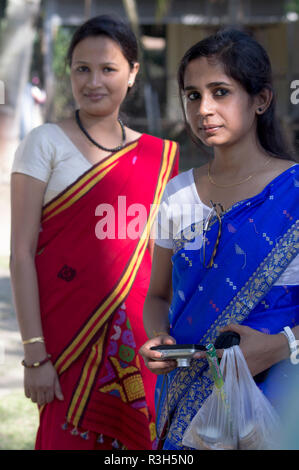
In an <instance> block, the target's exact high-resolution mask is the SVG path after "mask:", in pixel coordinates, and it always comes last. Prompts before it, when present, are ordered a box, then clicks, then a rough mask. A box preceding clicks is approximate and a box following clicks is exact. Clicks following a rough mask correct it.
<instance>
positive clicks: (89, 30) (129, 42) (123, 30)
mask: <svg viewBox="0 0 299 470" xmlns="http://www.w3.org/2000/svg"><path fill="white" fill-rule="evenodd" d="M95 36H107V37H109V38H110V39H112V40H113V41H115V42H116V43H117V44H118V45H119V47H120V48H121V50H122V53H123V55H124V57H125V58H126V59H127V61H128V63H129V66H130V68H131V69H132V68H133V66H134V63H136V62H138V44H137V40H136V36H135V34H134V33H133V31H132V30H131V28H130V27H129V26H128V25H127V24H126V23H124V22H123V21H122V20H120V19H118V18H117V17H114V16H111V15H100V16H95V17H94V18H91V19H89V20H88V21H86V22H85V23H83V24H82V25H81V26H80V27H79V28H78V29H77V30H76V31H75V33H74V35H73V37H72V40H71V42H70V45H69V48H68V52H67V56H66V60H67V63H68V65H69V66H71V64H72V57H73V52H74V49H75V47H76V46H77V44H78V43H79V42H80V41H82V40H83V39H86V38H88V37H95Z"/></svg>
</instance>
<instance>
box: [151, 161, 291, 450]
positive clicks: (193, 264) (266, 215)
mask: <svg viewBox="0 0 299 470" xmlns="http://www.w3.org/2000/svg"><path fill="white" fill-rule="evenodd" d="M298 216H299V165H294V166H292V167H291V168H289V169H288V170H286V171H285V172H283V173H282V174H280V175H279V176H278V177H277V178H275V179H274V180H273V181H272V182H270V183H269V184H268V185H267V186H266V187H265V188H264V189H263V191H262V192H260V193H259V194H257V195H256V196H254V197H252V198H250V199H247V200H244V201H241V202H239V203H237V204H235V205H234V206H232V207H231V209H229V210H228V211H226V212H225V213H224V214H223V215H222V216H221V222H222V230H221V236H220V241H219V245H218V249H217V252H216V256H215V258H214V263H213V266H212V267H211V268H209V269H207V268H206V267H205V266H204V263H203V244H202V240H203V231H204V222H203V221H198V222H195V223H192V225H191V226H189V227H187V228H186V229H184V230H183V231H182V232H181V233H180V236H179V237H177V238H176V239H175V243H174V244H175V249H174V255H173V258H172V261H173V299H172V303H171V306H170V310H169V323H170V334H171V335H172V336H173V337H174V338H175V339H176V342H177V343H178V344H183V343H197V344H207V343H210V342H212V343H214V342H215V340H216V338H217V336H218V335H219V329H220V328H222V327H224V326H225V325H228V324H229V323H239V324H243V325H248V326H250V327H251V328H254V329H256V330H260V331H262V332H263V333H268V334H276V333H278V332H280V331H281V330H282V329H283V327H284V326H286V325H289V326H291V327H294V326H296V325H298V324H299V279H298V283H297V285H285V286H284V285H277V286H276V285H274V284H275V282H276V281H277V280H278V279H279V277H280V276H281V274H282V273H283V272H284V271H285V269H286V268H287V267H288V265H289V264H290V262H291V261H292V260H293V259H294V258H295V257H296V256H297V254H298V253H299V217H298ZM209 225H210V226H209V229H208V230H207V232H206V233H204V237H205V252H206V253H205V255H206V259H208V260H209V259H210V257H211V255H212V252H213V249H214V246H215V243H216V240H217V235H218V229H219V221H218V219H217V217H213V218H212V219H211V221H210V224H209ZM298 277H299V276H298ZM282 363H284V364H285V366H286V367H287V368H289V369H291V372H292V373H294V372H295V373H296V374H298V373H299V366H298V369H297V368H296V366H294V365H291V367H289V366H290V361H289V360H287V361H282V362H281V363H279V364H277V365H275V366H273V367H272V368H271V369H270V372H272V370H274V371H275V370H277V372H276V373H269V374H267V377H266V379H265V380H264V382H262V383H260V384H259V386H260V388H261V389H262V391H263V392H264V393H265V394H266V396H268V398H269V399H270V400H271V398H273V402H272V404H274V405H275V403H274V402H275V397H274V395H273V394H272V395H273V396H271V391H272V390H273V386H272V385H273V384H272V382H273V380H274V381H275V384H276V383H277V382H279V381H280V379H281V377H283V376H285V375H286V374H285V373H284V372H283V371H281V370H280V367H281V364H282ZM162 380H163V377H162V376H158V380H157V386H156V403H157V400H158V398H159V397H160V394H161V401H160V406H159V410H157V413H158V414H157V430H158V435H160V436H161V435H162V434H163V433H164V431H165V428H166V424H167V418H168V414H169V416H170V426H169V429H168V433H167V437H166V439H165V440H163V441H160V443H159V448H161V447H162V446H163V449H166V450H168V449H169V450H170V449H173V450H183V449H186V447H183V445H182V437H183V434H184V432H185V430H186V428H187V426H188V424H189V423H190V421H191V420H192V418H193V417H194V415H195V414H196V413H197V411H198V410H199V408H200V407H201V406H202V404H203V402H204V401H205V400H206V398H207V397H208V396H209V394H210V393H211V391H212V386H213V381H212V378H211V377H210V374H209V371H208V365H207V361H206V360H193V361H192V362H191V366H190V367H188V368H177V369H175V370H174V371H173V372H172V373H170V374H168V380H169V387H168V399H169V403H168V405H167V400H166V392H165V387H164V388H163V390H162V391H161V388H162V387H161V384H162ZM275 387H276V385H275ZM275 387H274V389H275Z"/></svg>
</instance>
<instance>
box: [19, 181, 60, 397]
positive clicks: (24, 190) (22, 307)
mask: <svg viewBox="0 0 299 470" xmlns="http://www.w3.org/2000/svg"><path fill="white" fill-rule="evenodd" d="M45 187H46V183H44V182H42V181H40V180H38V179H35V178H32V177H31V176H27V175H23V174H19V173H14V174H13V175H12V179H11V257H10V272H11V281H12V290H13V298H14V304H15V309H16V313H17V318H18V322H19V327H20V331H21V336H22V339H23V341H24V340H27V339H30V338H33V337H37V336H43V331H42V324H41V315H40V308H39V293H38V282H37V273H36V269H35V252H36V247H37V241H38V235H39V230H40V219H41V210H42V204H43V196H44V191H45ZM24 355H25V361H26V362H27V363H28V364H32V363H33V362H36V361H41V360H43V359H44V358H45V357H46V356H47V350H46V345H45V344H43V343H34V344H28V345H25V346H24ZM52 369H53V370H52ZM56 382H57V380H56V372H55V369H54V368H53V365H52V364H51V363H47V364H45V365H43V366H41V367H40V368H37V369H34V370H33V369H26V370H25V394H26V396H27V397H28V398H29V397H30V398H31V399H32V401H34V402H37V403H38V404H40V405H41V404H43V403H45V402H48V401H51V399H53V390H54V389H53V387H54V383H55V384H56V385H55V387H56V390H58V386H57V383H56Z"/></svg>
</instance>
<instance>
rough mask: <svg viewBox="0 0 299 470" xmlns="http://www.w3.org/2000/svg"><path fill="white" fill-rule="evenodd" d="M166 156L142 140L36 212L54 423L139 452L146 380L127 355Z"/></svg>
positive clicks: (171, 170)
mask: <svg viewBox="0 0 299 470" xmlns="http://www.w3.org/2000/svg"><path fill="white" fill-rule="evenodd" d="M176 157H177V145H176V144H175V143H174V142H171V141H167V140H166V141H163V140H161V139H158V138H155V137H151V136H148V135H146V134H143V135H142V136H141V138H140V139H139V140H137V141H135V142H133V143H131V144H129V145H127V146H126V147H125V148H124V149H122V150H120V151H119V152H116V153H114V154H112V155H110V156H109V157H107V158H106V159H105V160H103V161H102V162H100V163H99V164H96V165H94V166H93V167H92V168H91V169H90V170H89V171H87V172H86V173H85V174H84V175H82V176H81V177H80V178H79V179H78V180H77V181H76V182H74V183H73V184H72V185H71V186H70V187H68V188H67V189H66V190H65V191H64V192H63V193H61V194H60V195H59V196H58V197H57V198H55V199H54V200H53V201H51V202H50V203H48V204H47V205H46V206H45V207H44V210H43V214H42V224H41V233H40V237H39V243H38V249H37V255H36V267H37V272H38V282H39V291H40V305H41V316H42V323H43V331H44V335H45V341H46V346H47V350H48V352H49V353H50V354H51V355H52V359H53V363H54V365H55V368H56V370H57V373H58V375H59V379H60V384H61V387H62V391H63V394H64V397H65V402H66V404H67V408H66V411H65V412H66V416H63V417H62V419H63V421H65V420H66V422H67V423H68V424H71V425H73V427H74V429H77V428H80V429H83V430H90V431H94V432H97V433H99V434H105V435H107V436H110V437H113V438H115V439H118V440H119V441H120V442H122V443H123V444H124V445H125V446H126V447H127V448H128V449H149V448H151V446H152V441H153V439H154V435H153V422H154V414H155V412H154V403H153V399H151V393H150V392H151V391H153V389H154V379H153V378H152V377H151V374H149V373H147V371H146V369H145V367H144V366H143V365H142V364H141V363H140V361H139V357H138V354H137V353H138V350H139V348H140V346H141V345H142V344H143V343H144V341H145V340H146V336H145V332H144V329H143V327H142V321H141V318H142V307H143V301H144V299H145V295H146V291H147V288H148V284H149V276H150V269H151V259H150V254H149V250H148V241H149V236H150V230H151V227H152V224H153V221H154V218H155V216H156V212H157V208H158V204H159V202H160V199H161V197H162V193H163V191H164V188H165V185H166V183H167V181H168V179H169V178H170V177H171V176H174V175H175V174H176V173H177V163H176V162H177V159H176ZM138 209H140V210H141V209H142V210H143V213H144V211H145V213H146V217H145V219H142V218H141V219H140V218H138V217H136V211H138ZM142 220H143V222H142ZM99 227H100V232H99ZM132 227H133V228H134V229H135V230H133V229H132ZM129 229H131V232H130V233H129V232H128V230H129ZM99 233H100V236H99ZM103 234H104V235H106V236H103ZM145 389H146V390H145ZM148 391H149V393H147V392H148ZM50 407H51V404H49V405H46V406H45V407H43V408H42V409H41V425H42V424H43V417H44V415H45V414H46V413H47V408H48V409H50Z"/></svg>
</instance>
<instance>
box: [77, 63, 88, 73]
mask: <svg viewBox="0 0 299 470" xmlns="http://www.w3.org/2000/svg"><path fill="white" fill-rule="evenodd" d="M88 70H89V69H88V67H86V65H80V67H78V68H77V72H88Z"/></svg>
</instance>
